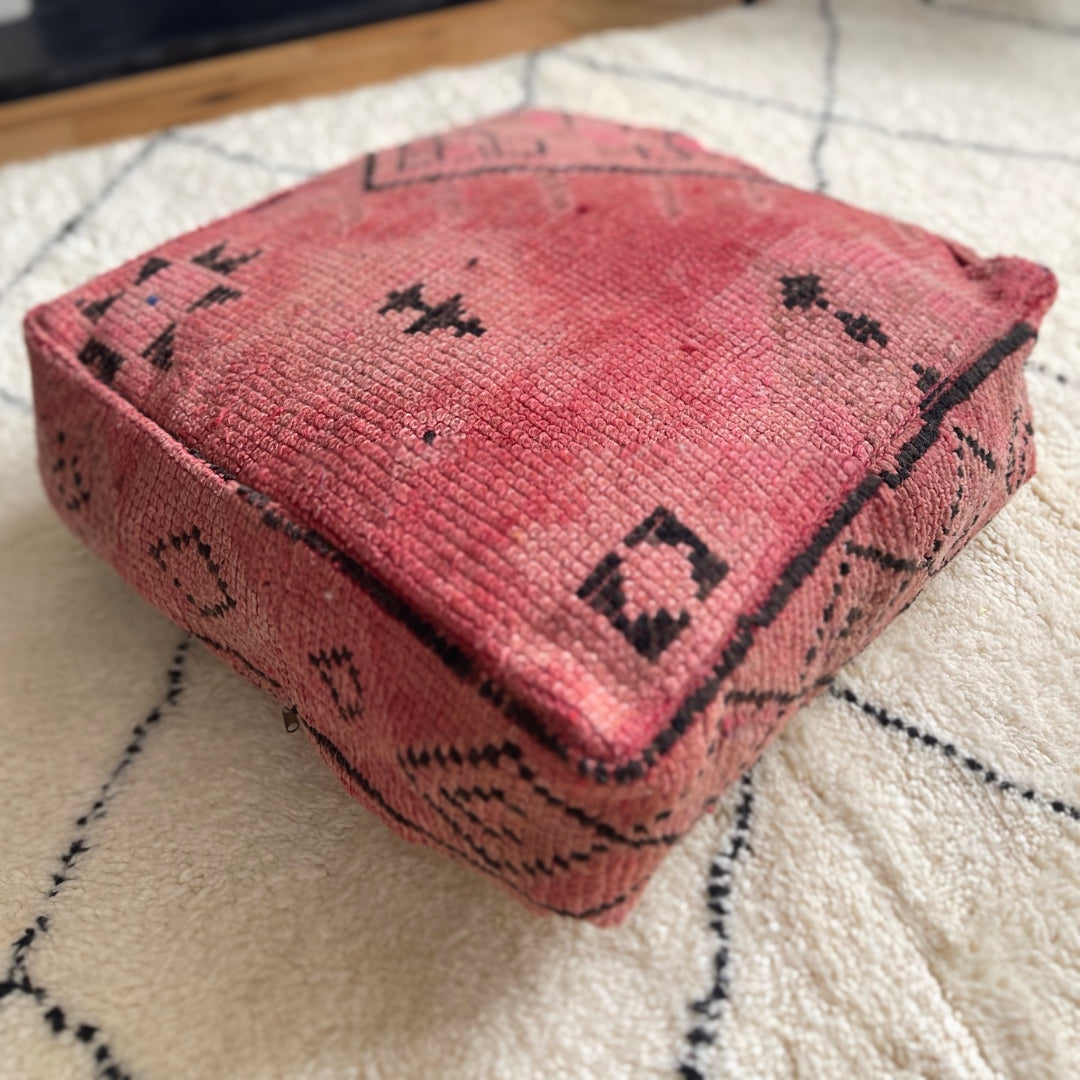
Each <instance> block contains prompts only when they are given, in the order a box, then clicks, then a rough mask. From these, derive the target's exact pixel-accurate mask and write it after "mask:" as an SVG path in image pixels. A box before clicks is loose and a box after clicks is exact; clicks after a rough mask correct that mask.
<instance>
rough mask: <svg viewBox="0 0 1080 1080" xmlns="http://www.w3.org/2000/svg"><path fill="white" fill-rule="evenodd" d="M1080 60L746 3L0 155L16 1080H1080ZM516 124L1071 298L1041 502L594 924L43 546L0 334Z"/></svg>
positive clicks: (1017, 516)
mask: <svg viewBox="0 0 1080 1080" xmlns="http://www.w3.org/2000/svg"><path fill="white" fill-rule="evenodd" d="M1078 71H1080V11H1078V10H1077V8H1076V5H1075V3H1074V2H1073V0H958V2H948V0H938V2H922V0H769V2H767V3H762V4H760V5H758V6H755V7H748V8H737V9H729V10H723V11H720V12H717V13H716V14H715V15H711V16H708V17H706V18H703V19H698V20H695V21H692V22H687V23H682V24H676V25H672V26H669V27H665V28H662V29H659V30H652V31H648V32H633V33H615V34H609V35H604V36H599V37H594V38H591V39H587V40H582V41H577V42H573V43H571V44H569V45H566V46H563V47H560V48H556V49H552V50H548V51H545V52H543V53H540V54H538V55H534V56H530V57H516V58H512V59H508V60H505V61H500V62H498V63H493V64H487V65H484V66H481V67H474V68H469V69H466V70H455V71H437V72H432V73H430V74H427V75H424V76H422V77H419V78H412V79H408V80H405V81H402V82H398V83H394V84H392V85H388V86H380V87H375V88H371V89H365V90H360V91H357V92H353V93H349V94H345V95H343V96H340V97H335V98H328V99H319V100H312V101H305V102H300V103H297V104H291V105H287V106H280V107H276V108H272V109H266V110H263V111H261V112H256V113H252V114H249V115H244V116H238V117H234V118H231V119H227V120H224V121H220V122H216V123H211V124H205V125H200V126H196V127H191V128H185V129H180V130H174V131H170V132H165V133H162V134H159V135H155V136H153V137H151V138H148V139H139V140H130V141H126V142H123V143H118V144H115V145H111V146H106V147H101V148H95V149H91V150H86V151H82V152H79V153H74V154H69V155H65V156H62V157H55V158H51V159H48V160H44V161H36V162H30V163H27V164H16V165H9V166H7V167H5V168H3V169H0V220H2V222H3V224H2V227H0V342H2V348H0V933H2V934H4V935H6V937H5V938H4V941H6V942H11V943H13V944H12V945H11V946H10V947H8V949H7V955H6V957H5V958H4V961H3V963H0V990H2V991H3V996H2V997H0V1077H2V1078H3V1080H7V1078H18V1080H34V1078H41V1080H45V1078H47V1080H65V1078H69V1077H70V1078H75V1080H84V1078H85V1080H91V1078H101V1077H104V1078H106V1080H116V1078H119V1077H126V1076H130V1077H139V1078H147V1080H150V1078H166V1077H168V1078H177V1077H179V1078H187V1077H193V1078H203V1077H215V1078H227V1080H230V1078H238V1080H245V1078H279V1077H280V1078H283V1080H299V1078H312V1080H315V1078H318V1080H345V1078H354V1077H355V1078H368V1077H370V1078H379V1080H382V1078H387V1080H398V1078H404V1080H421V1078H422V1080H428V1078H458V1077H460V1078H470V1080H472V1078H487V1077H493V1078H516V1077H523V1078H529V1077H543V1078H549V1077H568V1078H579V1077H584V1078H589V1077H601V1078H604V1080H608V1078H619V1077H634V1078H637V1077H653V1076H657V1077H661V1076H671V1077H679V1076H682V1077H683V1078H684V1080H695V1078H698V1077H709V1078H711V1077H729V1076H731V1077H734V1076H738V1077H752V1078H772V1077H812V1078H826V1080H828V1078H831V1077H871V1076H872V1077H928V1078H939V1077H941V1078H945V1077H955V1078H962V1080H973V1078H983V1077H987V1078H989V1077H1009V1078H1012V1077H1021V1078H1025V1080H1031V1078H1035V1080H1038V1078H1043V1077H1046V1078H1069V1077H1075V1076H1078V1075H1080V494H1078V491H1077V477H1078V476H1080V430H1078V425H1077V419H1078V417H1080V241H1078V239H1077V237H1078V229H1077V222H1078V220H1080V124H1078V122H1077V108H1078V105H1080V101H1078V96H1080V82H1078V78H1080V76H1078ZM526 101H528V102H532V103H537V104H540V105H546V106H554V107H567V108H572V109H576V110H580V111H585V112H591V113H594V114H596V115H599V116H604V117H609V118H614V119H618V120H625V121H630V122H634V123H644V124H650V125H656V126H663V127H670V128H676V129H679V130H681V131H685V132H687V133H688V134H690V135H692V136H694V137H696V138H699V139H700V140H701V141H702V142H703V143H705V144H706V145H707V146H709V147H711V148H715V149H717V150H721V151H724V152H730V153H734V154H737V155H741V156H743V157H745V158H746V159H747V160H749V161H751V162H753V163H754V164H756V165H759V166H761V167H762V168H764V169H766V170H768V171H770V172H772V173H774V174H775V175H777V176H778V177H780V178H782V179H785V180H788V181H791V182H794V183H796V184H801V185H805V186H814V185H818V186H821V187H824V188H825V189H826V190H827V191H829V192H830V193H832V194H835V195H836V196H838V197H840V198H843V199H847V200H850V201H852V202H855V203H857V204H860V205H862V206H865V207H869V208H871V209H873V210H878V211H884V212H886V213H891V214H894V215H897V216H899V217H902V218H905V219H908V220H911V221H915V222H918V223H920V224H922V225H925V226H927V227H928V228H930V229H933V230H937V231H940V232H943V233H945V234H947V235H951V236H954V237H956V238H958V239H960V240H961V241H963V242H964V243H967V244H969V245H971V246H973V247H975V248H977V249H978V250H979V251H981V252H983V253H986V254H993V253H998V252H1005V253H1016V254H1021V255H1025V256H1028V257H1030V258H1033V259H1036V260H1038V261H1041V262H1043V263H1045V264H1047V265H1049V266H1051V267H1052V268H1053V269H1054V270H1055V271H1056V272H1057V274H1058V276H1059V278H1060V281H1061V294H1060V299H1059V300H1058V303H1057V305H1056V307H1055V308H1054V309H1053V310H1052V312H1051V314H1050V316H1049V317H1048V318H1047V320H1046V322H1045V325H1044V329H1043V333H1042V340H1041V341H1040V343H1039V344H1038V346H1037V348H1036V352H1035V356H1034V359H1033V361H1032V363H1031V364H1030V366H1029V372H1028V382H1029V387H1030V392H1031V396H1032V399H1033V403H1034V408H1035V418H1036V440H1037V446H1038V453H1039V475H1038V477H1037V478H1036V479H1035V481H1034V482H1033V483H1031V484H1030V485H1029V486H1028V487H1026V488H1024V489H1023V490H1022V491H1021V492H1020V493H1019V494H1018V495H1017V496H1016V498H1015V500H1014V501H1013V502H1012V504H1011V505H1010V506H1009V507H1008V509H1007V510H1006V511H1005V512H1004V513H1002V514H1001V516H1000V517H999V518H998V519H997V520H996V521H994V522H993V523H992V524H991V525H990V526H989V527H987V528H986V530H985V531H984V532H982V533H981V534H980V535H979V536H978V537H976V538H975V540H974V541H973V542H972V543H971V545H970V547H969V549H968V550H967V551H966V552H965V553H964V554H963V555H962V556H961V557H959V558H958V559H957V560H956V561H955V563H954V564H953V565H952V566H951V567H950V569H949V570H948V571H947V572H946V573H944V574H942V575H941V576H940V577H937V578H936V579H934V580H933V581H932V582H931V584H930V585H929V586H928V587H927V589H926V591H925V592H924V594H923V596H922V597H921V599H920V600H919V602H918V603H917V604H916V605H915V606H914V607H913V608H912V609H911V610H910V611H909V612H907V613H906V614H905V615H903V616H901V617H900V618H899V619H898V620H897V621H896V622H895V623H894V624H893V625H892V627H890V628H889V629H888V630H887V631H886V632H885V633H884V634H883V635H882V636H881V638H880V639H879V640H878V641H877V642H876V643H875V644H874V645H873V646H872V647H871V648H869V649H868V650H867V651H866V652H865V653H863V654H862V655H861V656H860V657H858V658H857V659H856V660H855V661H853V662H852V663H850V664H849V665H848V666H847V667H846V668H845V669H844V670H843V672H842V673H841V676H840V678H839V679H838V681H837V687H836V689H837V694H835V695H833V696H829V695H826V696H824V697H823V698H822V699H821V700H819V701H817V702H816V703H814V704H813V705H812V706H810V707H808V708H806V709H804V710H803V711H802V712H801V713H799V714H798V715H797V716H796V718H795V719H794V720H793V722H792V723H791V726H790V729H789V730H788V732H787V734H786V735H785V736H784V737H783V738H781V739H780V740H779V741H778V743H777V744H776V745H775V746H774V747H773V748H772V749H771V750H770V751H769V752H768V753H767V754H766V756H765V758H764V759H763V760H762V761H761V762H760V763H759V765H758V766H757V767H756V768H755V769H754V770H753V773H752V775H751V776H750V778H749V779H748V780H746V781H744V782H743V784H742V785H741V786H739V787H737V788H736V789H735V790H733V791H732V792H731V793H730V797H729V798H728V799H727V800H726V801H724V802H723V803H722V804H721V806H720V808H719V810H718V811H717V813H716V814H715V816H714V817H712V818H709V819H706V820H704V821H702V822H701V823H700V824H699V826H698V827H697V828H696V829H695V830H694V831H693V833H692V834H691V835H690V836H689V837H688V838H687V839H686V840H684V841H683V843H682V844H681V845H680V846H679V847H678V848H677V849H676V850H675V851H674V852H673V853H672V855H671V857H670V858H669V860H668V862H667V863H666V865H665V866H664V867H663V868H662V870H661V871H660V873H659V874H658V875H657V877H656V878H655V879H654V881H653V883H652V884H651V885H650V886H649V888H648V890H647V892H646V894H645V896H644V898H643V899H642V901H641V903H640V905H639V907H638V908H637V909H636V911H635V912H634V913H633V915H632V916H631V918H630V919H629V920H628V921H627V923H626V924H625V925H624V926H622V927H620V928H618V929H609V930H599V929H597V928H595V927H593V926H589V925H582V924H579V923H575V922H571V921H560V920H558V919H554V918H552V919H538V918H536V917H534V916H532V915H529V914H527V913H526V912H525V911H524V910H522V909H521V908H520V907H519V906H518V905H517V904H516V903H515V902H514V901H513V900H511V899H510V898H508V897H507V896H505V895H503V894H502V893H501V892H498V891H497V890H496V889H495V888H494V887H493V886H492V885H490V884H489V883H488V882H487V881H486V880H484V879H482V878H481V877H479V876H478V875H476V874H474V873H472V872H470V871H468V870H465V869H463V868H461V867H459V866H455V865H452V864H451V863H449V862H447V861H446V860H444V859H443V858H442V857H440V856H439V855H437V854H435V853H433V852H430V851H426V850H423V849H420V848H418V847H413V846H410V845H408V844H406V843H405V842H404V841H402V840H399V839H397V838H396V837H394V836H392V835H391V834H390V832H389V831H388V830H387V829H385V828H384V827H383V826H382V825H381V824H379V823H378V822H377V821H376V820H375V819H374V818H373V817H371V816H370V815H369V814H368V813H366V812H365V811H364V810H363V809H362V808H361V807H360V806H358V805H356V804H354V803H352V802H350V801H349V800H348V799H347V798H346V796H345V795H344V794H343V793H342V791H341V790H340V789H339V787H338V784H337V781H336V780H335V779H334V778H333V776H332V775H331V774H330V772H329V771H328V770H327V769H326V768H325V767H324V766H323V765H322V764H321V763H320V762H319V760H318V759H317V757H316V754H315V752H314V751H313V749H312V748H311V747H310V746H308V744H307V743H306V742H305V741H304V739H303V736H302V735H300V734H296V735H287V734H286V733H285V732H284V730H283V727H282V722H281V713H280V709H279V708H278V707H277V706H276V705H275V703H274V702H273V701H271V700H270V699H269V698H267V697H265V696H264V695H263V694H262V693H260V692H259V691H258V690H256V689H254V688H252V687H251V686H249V685H247V684H246V683H245V682H244V681H243V680H242V679H240V678H239V677H238V676H237V675H235V674H233V672H232V671H230V670H227V669H226V668H225V667H224V666H223V665H222V664H221V663H219V662H218V661H217V660H216V659H214V658H213V657H212V656H210V655H209V654H208V653H207V652H206V651H205V650H204V649H203V648H202V646H200V645H198V644H197V643H194V644H190V645H189V646H184V645H182V644H181V642H182V636H181V633H180V632H179V631H178V630H177V629H175V628H174V627H173V626H172V625H170V624H169V623H168V622H167V621H166V620H165V619H164V618H163V617H162V616H160V615H158V614H156V613H155V612H154V611H153V610H151V609H150V608H149V607H148V606H147V605H146V604H145V603H143V602H142V601H141V600H140V599H139V598H138V597H137V596H136V595H134V594H133V593H132V592H131V591H130V590H129V589H128V588H127V587H126V586H125V585H124V584H123V583H122V582H121V581H120V580H119V579H118V578H117V577H116V576H115V575H114V574H113V573H112V571H111V570H110V569H109V568H108V567H107V566H105V565H104V564H102V563H101V562H100V561H99V560H98V559H97V558H95V557H94V556H92V555H91V554H90V553H89V552H88V551H85V550H84V549H83V548H82V547H80V545H79V544H78V543H77V542H76V541H75V540H74V539H73V538H72V537H71V536H70V535H68V533H67V532H66V531H65V529H64V527H63V526H62V525H61V523H60V522H59V520H58V519H57V518H56V516H55V515H54V514H53V513H52V511H51V510H50V509H49V508H48V507H47V505H46V503H45V499H44V496H43V494H42V491H41V487H40V484H39V481H38V479H37V476H36V472H35V463H34V443H33V431H32V426H33V414H32V408H31V405H30V401H29V396H30V391H29V378H28V374H27V370H26V366H25V359H24V355H23V350H22V345H21V340H20V332H19V321H20V317H21V314H22V312H23V311H24V310H25V309H26V308H28V307H29V306H30V305H31V304H33V303H36V302H38V301H41V300H45V299H48V298H50V297H52V296H54V295H56V294H58V293H60V292H61V291H63V290H66V289H68V288H71V287H73V286H75V285H77V284H78V283H79V282H80V281H82V280H84V279H86V278H88V277H90V276H91V275H93V274H95V273H97V272H99V271H102V270H105V269H108V268H110V267H111V266H112V265H113V264H115V263H117V262H118V261H119V260H122V259H125V258H128V257H131V256H133V255H135V254H137V253H139V252H141V251H142V250H144V249H146V248H149V247H152V246H153V245H155V244H157V243H158V242H160V241H162V240H164V239H165V238H167V237H169V236H171V235H173V234H175V233H177V232H180V231H182V230H185V229H188V228H190V227H192V226H194V225H196V224H199V223H200V222H203V221H205V220H207V219H208V218H210V217H214V216H217V215H220V214H222V213H224V212H226V211H230V210H233V209H235V208H238V207H240V206H243V205H244V204H246V203H248V202H250V201H252V200H254V199H256V198H257V197H259V196H262V195H265V194H267V193H268V192H270V191H272V190H274V189H275V188H277V187H279V186H282V185H284V184H286V183H288V182H291V181H293V180H295V179H296V178H298V177H303V176H305V175H307V174H308V173H310V172H312V171H316V170H321V169H324V168H327V167H329V166H333V165H337V164H339V163H341V162H343V161H345V160H346V159H348V158H350V157H352V156H354V155H357V154H359V153H361V152H364V151H368V150H372V149H375V148H377V147H380V146H383V145H386V144H392V143H395V142H398V141H401V140H405V139H408V138H411V137H414V136H418V135H426V134H430V133H433V132H436V131H438V130H440V129H442V128H445V127H447V126H449V125H452V124H457V123H462V122H465V121H469V120H472V119H474V118H476V117H479V116H482V115H484V114H488V113H493V112H498V111H502V110H505V109H508V108H513V107H514V106H516V105H519V104H522V103H523V102H526ZM9 965H14V966H13V967H12V968H11V970H10V972H9V971H8V969H9ZM5 972H8V974H5Z"/></svg>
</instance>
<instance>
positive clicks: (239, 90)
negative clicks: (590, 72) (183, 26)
mask: <svg viewBox="0 0 1080 1080" xmlns="http://www.w3.org/2000/svg"><path fill="white" fill-rule="evenodd" d="M733 2H734V0H474V2H472V3H468V4H465V5H463V6H460V7H451V8H444V9H442V10H439V11H432V12H426V13H424V14H421V15H413V16H410V17H408V18H404V19H394V20H391V21H389V22H382V23H376V24H373V25H370V26H361V27H357V28H355V29H352V30H340V31H336V32H334V33H330V34H322V35H319V36H317V37H310V38H303V39H301V40H298V41H290V42H287V43H285V44H282V45H272V46H268V47H266V48H262V49H252V50H250V51H247V52H241V53H233V54H230V55H228V56H220V57H215V58H213V59H210V60H201V61H197V62H195V63H191V64H183V65H179V66H177V67H170V68H162V69H160V70H158V71H151V72H146V73H144V74H140V75H132V76H129V77H127V78H123V79H114V80H111V81H109V82H103V83H96V84H93V85H90V86H84V87H78V88H76V89H73V90H64V91H60V92H58V93H53V94H44V95H42V96H40V97H35V98H30V99H27V100H24V101H15V102H11V103H10V104H5V105H2V106H0V161H11V160H16V159H22V158H29V157H38V156H41V155H43V154H48V153H52V152H53V151H57V150H68V149H72V148H74V147H79V146H87V145H91V144H93V143H98V142H105V141H108V140H110V139H118V138H123V137H125V136H130V135H139V134H143V133H146V132H149V131H156V130H159V129H161V128H164V127H170V126H172V125H174V124H188V123H193V122H196V121H200V120H209V119H212V118H214V117H218V116H224V115H226V114H227V113H233V112H239V111H241V110H244V109H252V108H257V107H259V106H261V105H270V104H274V103H275V102H280V101H289V100H294V99H296V98H301V97H308V96H311V95H314V94H329V93H335V92H338V91H342V90H348V89H351V88H352V87H356V86H363V85H367V84H371V83H377V82H384V81H386V80H388V79H394V78H399V77H401V76H403V75H410V74H413V73H415V72H418V71H422V70H425V69H427V68H431V67H437V66H447V65H458V64H470V63H478V62H480V61H483V60H491V59H494V58H496V57H500V56H506V55H508V54H511V53H515V52H523V51H527V50H530V49H539V48H543V47H545V46H548V45H554V44H557V43H558V42H560V41H566V40H568V39H570V38H574V37H578V36H580V35H582V34H588V33H593V32H595V31H599V30H606V29H611V28H614V27H634V26H652V25H655V24H657V23H661V22H668V21H671V20H673V19H678V18H684V17H689V16H691V15H696V14H701V13H703V12H706V11H709V10H712V9H714V8H717V7H722V6H725V5H727V4H731V3H733Z"/></svg>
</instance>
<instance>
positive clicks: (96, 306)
mask: <svg viewBox="0 0 1080 1080" xmlns="http://www.w3.org/2000/svg"><path fill="white" fill-rule="evenodd" d="M123 295H124V290H123V289H121V290H120V291H119V292H118V293H114V294H113V295H112V296H104V297H102V298H101V299H100V300H93V301H91V302H90V303H89V304H82V305H81V306H79V305H78V304H77V305H76V306H77V307H79V310H80V311H81V312H82V313H83V315H84V316H85V317H86V318H88V319H89V320H90V321H91V322H92V323H96V322H97V321H98V320H99V319H100V318H101V316H102V315H104V314H105V312H106V311H108V310H109V308H111V307H112V306H113V304H115V303H116V301H117V300H119V299H120V297H121V296H123Z"/></svg>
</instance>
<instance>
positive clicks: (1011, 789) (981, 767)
mask: <svg viewBox="0 0 1080 1080" xmlns="http://www.w3.org/2000/svg"><path fill="white" fill-rule="evenodd" d="M829 693H830V694H831V695H832V696H833V697H834V698H836V699H838V700H839V701H843V702H846V703H847V704H848V705H851V706H852V707H854V708H856V709H860V710H862V712H863V713H864V714H865V715H866V716H868V717H870V718H871V719H872V720H875V721H877V723H878V725H879V726H880V727H882V728H884V729H885V730H886V731H897V732H900V733H901V734H902V735H906V736H907V737H908V738H909V739H910V740H911V741H912V742H914V743H918V744H919V745H920V746H923V747H925V748H926V749H928V750H934V751H936V752H937V753H939V754H941V755H942V756H943V757H945V758H947V759H948V760H949V761H951V762H952V763H953V764H954V765H955V766H956V767H957V768H958V769H960V770H962V771H964V772H966V773H968V775H970V776H971V777H972V778H973V779H977V780H981V781H982V782H983V783H984V784H985V785H986V786H987V787H992V788H994V789H995V790H996V791H999V792H1001V793H1002V794H1003V795H1015V796H1017V797H1019V798H1020V799H1023V800H1024V801H1025V802H1029V803H1032V804H1033V805H1035V806H1040V807H1042V808H1043V809H1044V810H1049V811H1051V812H1052V813H1054V814H1058V815H1060V816H1061V817H1065V818H1068V819H1070V820H1071V821H1080V807H1076V806H1073V805H1072V804H1071V803H1068V802H1066V801H1065V800H1064V799H1055V798H1050V797H1049V796H1046V795H1043V794H1041V793H1040V792H1038V791H1036V790H1035V788H1033V787H1031V786H1030V785H1028V784H1021V783H1019V782H1018V781H1016V780H1010V779H1008V778H1007V777H1004V776H1002V775H1001V771H1000V770H999V769H993V768H991V767H990V766H989V765H986V764H984V763H983V762H982V761H980V760H979V759H978V758H977V757H975V756H974V755H973V754H968V753H965V752H964V751H963V750H961V749H959V748H958V747H957V746H956V744H955V743H952V742H949V740H948V739H943V738H941V737H940V736H937V735H933V734H931V733H930V732H927V731H923V730H922V729H921V728H919V727H916V726H915V725H914V724H910V723H908V722H907V721H906V720H903V719H901V718H900V717H899V716H892V715H890V714H889V713H888V712H887V711H886V710H885V709H882V708H879V707H878V706H877V705H872V704H870V702H868V701H863V700H861V699H860V698H859V697H858V695H856V694H855V692H854V691H852V690H848V689H847V688H845V687H837V686H830V687H829Z"/></svg>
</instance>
